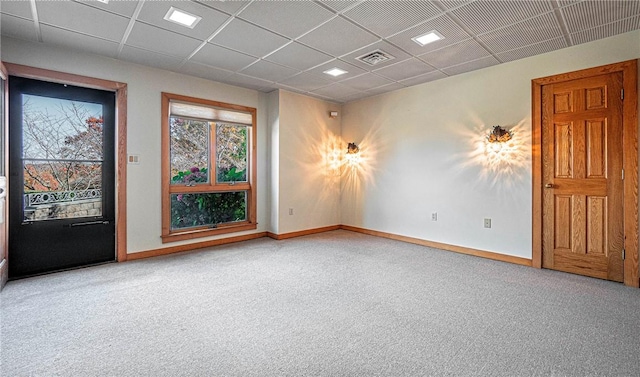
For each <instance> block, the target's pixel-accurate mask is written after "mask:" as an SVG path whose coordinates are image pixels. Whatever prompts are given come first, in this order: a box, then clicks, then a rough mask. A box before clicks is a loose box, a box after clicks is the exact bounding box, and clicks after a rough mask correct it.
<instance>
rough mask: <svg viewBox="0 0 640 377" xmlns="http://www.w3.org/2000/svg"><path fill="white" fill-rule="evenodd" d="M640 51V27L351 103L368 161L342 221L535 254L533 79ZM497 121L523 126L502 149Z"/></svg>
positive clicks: (346, 187)
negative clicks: (490, 138)
mask: <svg viewBox="0 0 640 377" xmlns="http://www.w3.org/2000/svg"><path fill="white" fill-rule="evenodd" d="M637 58H640V31H635V32H631V33H626V34H622V35H619V36H615V37H612V38H608V39H604V40H600V41H596V42H592V43H587V44H582V45H578V46H574V47H571V48H567V49H563V50H558V51H554V52H551V53H547V54H544V55H539V56H535V57H531V58H527V59H522V60H518V61H514V62H511V63H505V64H501V65H498V66H494V67H489V68H486V69H483V70H480V71H475V72H470V73H467V74H462V75H458V76H453V77H450V78H446V79H443V80H438V81H435V82H431V83H426V84H423V85H418V86H414V87H410V88H405V89H402V90H398V91H395V92H392V93H387V94H383V95H379V96H376V97H372V98H367V99H363V100H360V101H355V102H351V103H348V104H345V105H344V106H343V114H344V118H343V120H342V136H343V138H344V139H345V140H348V141H352V140H354V141H356V142H358V143H359V144H360V146H361V150H362V161H361V165H360V166H359V167H358V168H350V169H347V170H346V172H345V175H344V177H343V180H342V199H341V209H342V212H341V217H342V223H343V224H346V225H352V226H357V227H362V228H367V229H373V230H379V231H383V232H389V233H394V234H400V235H405V236H410V237H415V238H420V239H425V240H430V241H436V242H442V243H446V244H451V245H458V246H463V247H470V248H475V249H480V250H486V251H493V252H496V253H501V254H507V255H514V256H519V257H524V258H531V242H532V241H531V233H532V221H531V216H532V214H531V206H532V199H531V198H532V190H531V80H532V79H534V78H538V77H543V76H549V75H553V74H559V73H562V72H569V71H575V70H578V69H583V68H589V67H595V66H599V65H603V64H608V63H614V62H619V61H624V60H630V59H637ZM495 125H501V126H505V127H506V128H510V129H513V130H514V131H515V135H514V141H513V143H511V145H510V146H509V147H508V148H504V149H503V150H502V151H501V153H497V154H496V153H493V152H491V151H488V152H487V151H486V149H485V142H484V137H485V135H486V134H487V133H488V131H489V130H490V129H491V127H492V126H495ZM433 212H437V214H438V220H437V221H432V220H431V214H432V213H433ZM484 218H491V219H492V228H491V229H485V228H484V227H483V219H484Z"/></svg>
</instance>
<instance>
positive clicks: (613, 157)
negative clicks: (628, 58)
mask: <svg viewBox="0 0 640 377" xmlns="http://www.w3.org/2000/svg"><path fill="white" fill-rule="evenodd" d="M617 75H620V74H619V73H614V74H608V75H599V76H595V77H590V78H584V79H578V80H573V81H567V82H563V83H560V84H550V85H545V86H543V88H542V161H543V165H542V179H543V184H544V185H545V187H546V188H545V189H544V191H543V193H542V203H543V216H544V217H543V242H542V246H543V258H542V262H543V263H542V265H543V267H545V268H551V269H556V270H560V271H565V272H571V273H577V274H582V275H586V276H592V277H598V278H602V279H610V280H616V281H621V279H622V278H623V262H622V249H623V247H624V235H623V228H624V224H623V208H622V203H623V199H624V198H623V192H622V190H623V184H622V176H621V174H622V158H623V156H622V118H621V112H620V111H619V109H620V108H621V107H620V104H619V102H620V99H619V98H616V96H610V95H609V93H616V92H618V91H619V86H620V84H619V78H618V77H616V76H617Z"/></svg>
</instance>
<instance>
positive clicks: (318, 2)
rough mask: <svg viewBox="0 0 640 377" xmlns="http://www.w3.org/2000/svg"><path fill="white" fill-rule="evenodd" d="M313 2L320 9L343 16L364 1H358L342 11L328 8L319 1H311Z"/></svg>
mask: <svg viewBox="0 0 640 377" xmlns="http://www.w3.org/2000/svg"><path fill="white" fill-rule="evenodd" d="M313 2H314V3H316V4H318V5H320V6H321V7H323V8H325V9H326V10H328V11H329V12H332V13H334V14H336V15H338V14H343V13H345V12H348V11H350V10H351V9H353V8H355V7H357V6H358V5H360V4H362V3H364V2H365V0H360V1H358V2H356V3H355V4H351V5H349V6H347V7H346V8H344V9H342V10H335V9H333V8H331V7H330V6H328V5H326V4H325V3H323V2H321V1H318V0H313Z"/></svg>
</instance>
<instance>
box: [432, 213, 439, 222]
mask: <svg viewBox="0 0 640 377" xmlns="http://www.w3.org/2000/svg"><path fill="white" fill-rule="evenodd" d="M431 221H438V212H434V213H432V214H431Z"/></svg>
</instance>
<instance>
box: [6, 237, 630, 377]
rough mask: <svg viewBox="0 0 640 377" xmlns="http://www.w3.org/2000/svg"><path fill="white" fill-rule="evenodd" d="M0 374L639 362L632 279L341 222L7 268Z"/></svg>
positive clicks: (623, 365)
mask: <svg viewBox="0 0 640 377" xmlns="http://www.w3.org/2000/svg"><path fill="white" fill-rule="evenodd" d="M0 300H1V301H0V310H1V312H0V313H1V317H0V320H1V324H0V325H1V333H0V334H1V336H2V338H1V343H0V344H1V345H0V347H1V349H0V352H1V358H0V360H1V362H2V365H1V369H0V371H1V373H0V375H2V376H7V377H8V376H424V375H437V376H441V375H451V376H467V375H476V376H492V375H493V376H533V375H548V376H550V375H553V376H638V375H640V355H639V353H640V351H639V350H640V290H638V289H633V288H627V287H624V286H623V285H621V284H617V283H611V282H607V281H601V280H597V279H591V278H585V277H580V276H574V275H569V274H564V273H558V272H553V271H548V270H536V269H533V268H528V267H523V266H517V265H511V264H507V263H502V262H495V261H490V260H486V259H481V258H477V257H472V256H466V255H460V254H455V253H451V252H446V251H439V250H434V249H429V248H425V247H421V246H417V245H412V244H406V243H402V242H396V241H391V240H386V239H381V238H375V237H371V236H366V235H361V234H357V233H352V232H347V231H334V232H328V233H324V234H319V235H314V236H308V237H302V238H296V239H290V240H285V241H274V240H271V239H267V238H264V239H259V240H253V241H248V242H244V243H238V244H234V245H228V246H222V247H216V248H212V249H210V250H206V251H199V252H192V253H186V254H180V255H172V256H165V257H158V258H152V259H146V260H140V261H134V262H127V263H120V264H109V265H102V266H96V267H90V268H85V269H80V270H74V271H67V272H62V273H57V274H51V275H47V276H40V277H36V278H29V279H24V280H17V281H11V282H9V283H8V285H7V286H6V288H5V289H4V290H3V291H2V293H0Z"/></svg>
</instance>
